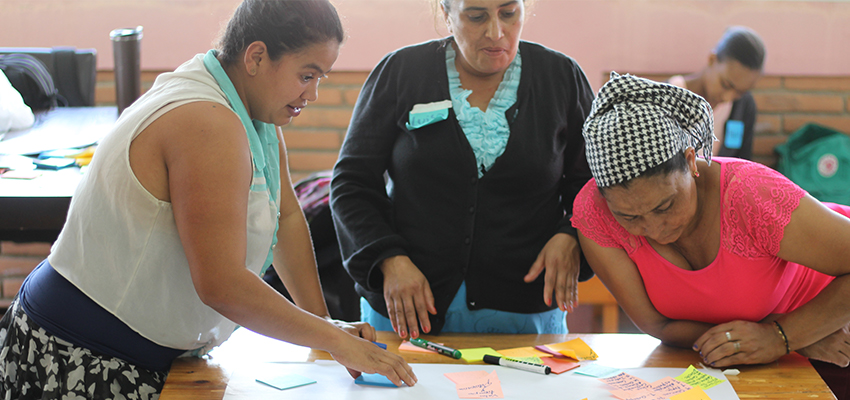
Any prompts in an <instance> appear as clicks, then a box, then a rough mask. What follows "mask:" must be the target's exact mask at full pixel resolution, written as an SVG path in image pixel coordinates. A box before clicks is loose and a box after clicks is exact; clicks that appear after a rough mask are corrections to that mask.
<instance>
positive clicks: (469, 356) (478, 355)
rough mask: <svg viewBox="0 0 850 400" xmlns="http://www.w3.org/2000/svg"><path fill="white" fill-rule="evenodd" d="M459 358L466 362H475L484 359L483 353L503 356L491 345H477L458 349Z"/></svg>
mask: <svg viewBox="0 0 850 400" xmlns="http://www.w3.org/2000/svg"><path fill="white" fill-rule="evenodd" d="M460 354H461V358H463V360H464V361H466V362H476V361H482V360H484V356H485V355H488V354H489V355H491V356H498V357H504V356H503V355H502V354H501V353H499V352H498V351H496V350H494V349H493V348H492V347H478V348H474V349H460Z"/></svg>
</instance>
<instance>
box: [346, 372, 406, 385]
mask: <svg viewBox="0 0 850 400" xmlns="http://www.w3.org/2000/svg"><path fill="white" fill-rule="evenodd" d="M354 383H356V384H358V385H369V386H383V387H391V388H397V387H398V386H396V385H395V383H393V382H392V381H391V380H389V379H387V377H386V376H383V375H381V374H361V375H360V376H358V377H357V379H355V380H354Z"/></svg>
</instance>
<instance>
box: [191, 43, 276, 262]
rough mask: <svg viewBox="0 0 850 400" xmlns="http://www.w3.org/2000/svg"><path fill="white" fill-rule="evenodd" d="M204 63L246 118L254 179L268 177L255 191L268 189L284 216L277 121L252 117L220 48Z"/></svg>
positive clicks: (243, 123) (244, 124)
mask: <svg viewBox="0 0 850 400" xmlns="http://www.w3.org/2000/svg"><path fill="white" fill-rule="evenodd" d="M204 66H205V67H206V68H207V71H209V73H210V74H212V76H213V78H215V80H216V82H218V85H219V87H220V88H221V90H222V91H223V92H224V94H225V96H227V102H228V103H230V108H232V109H233V111H234V112H236V115H238V116H239V119H240V120H242V125H243V126H244V127H245V132H247V134H248V145H249V146H250V148H251V158H253V160H254V178H265V180H266V184H265V185H254V184H253V183H252V184H251V190H252V191H267V192H268V193H269V199H271V200H272V201H273V202H274V203H275V204H276V205H277V211H278V215H280V205H279V203H278V199H277V196H278V193H279V192H280V147H279V145H280V141H279V140H278V138H277V131H276V129H275V126H274V125H273V124H267V123H265V122H260V121H257V120H252V119H251V117H249V116H248V110H246V109H245V105H244V104H243V103H242V99H241V98H240V97H239V94H238V93H237V92H236V87H234V86H233V82H231V81H230V78H229V77H228V76H227V73H225V72H224V68H222V66H221V63H220V62H219V61H218V59H217V58H216V51H215V50H210V51H208V52H207V54H206V55H204ZM279 222H280V221H279V220H278V219H275V228H274V237H273V238H272V246H271V248H269V255H268V257H266V263H265V265H264V266H263V269H262V271H261V272H260V275H261V276H262V275H263V274H264V273H265V272H266V269H268V268H269V266H270V265H271V263H272V260H273V254H272V249H273V248H274V245H275V244H276V243H277V230H278V228H279V227H280V223H279Z"/></svg>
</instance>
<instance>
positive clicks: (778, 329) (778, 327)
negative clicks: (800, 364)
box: [773, 321, 791, 354]
mask: <svg viewBox="0 0 850 400" xmlns="http://www.w3.org/2000/svg"><path fill="white" fill-rule="evenodd" d="M773 325H774V326H776V332H779V336H782V341H784V342H785V354H788V353H791V346H789V345H788V337H787V336H785V330H784V329H782V325H779V321H773Z"/></svg>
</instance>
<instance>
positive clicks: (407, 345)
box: [398, 340, 442, 354]
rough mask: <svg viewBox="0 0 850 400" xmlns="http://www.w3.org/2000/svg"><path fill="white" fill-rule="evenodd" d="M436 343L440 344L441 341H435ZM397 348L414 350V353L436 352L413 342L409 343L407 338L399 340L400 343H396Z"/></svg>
mask: <svg viewBox="0 0 850 400" xmlns="http://www.w3.org/2000/svg"><path fill="white" fill-rule="evenodd" d="M437 344H442V343H437ZM398 350H399V351H410V352H414V353H428V354H436V352H434V351H432V350H428V349H423V348H421V347H419V346H416V345H414V344H413V343H410V342H409V341H407V340H405V341H403V342H401V344H400V345H398Z"/></svg>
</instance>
